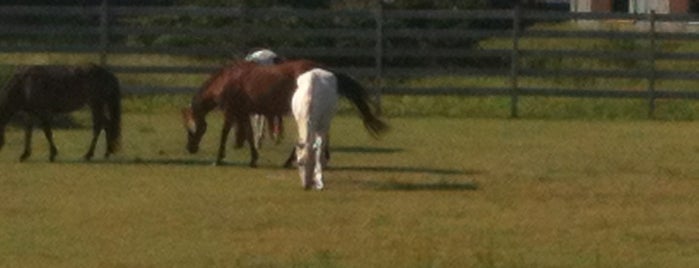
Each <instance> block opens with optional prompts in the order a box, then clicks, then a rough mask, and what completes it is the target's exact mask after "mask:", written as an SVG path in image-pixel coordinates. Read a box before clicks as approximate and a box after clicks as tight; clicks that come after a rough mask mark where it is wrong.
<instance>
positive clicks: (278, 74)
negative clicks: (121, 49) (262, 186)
mask: <svg viewBox="0 0 699 268" xmlns="http://www.w3.org/2000/svg"><path fill="white" fill-rule="evenodd" d="M317 65H318V64H317V63H315V62H312V61H307V60H298V61H287V62H283V63H279V64H276V65H271V66H265V65H260V64H257V63H255V62H249V61H239V62H235V63H233V64H231V65H229V66H226V67H223V68H221V69H220V70H219V71H218V72H217V73H215V74H214V75H212V76H211V77H210V78H209V80H207V81H206V82H205V83H204V85H203V86H202V87H201V89H200V90H199V92H197V94H195V95H194V96H193V97H192V101H191V103H190V106H189V107H187V108H185V109H183V110H182V114H183V119H184V122H185V127H186V129H187V150H188V151H189V152H190V153H196V152H197V151H198V150H199V143H200V142H201V138H202V137H203V135H204V133H206V128H207V123H206V120H205V116H206V114H207V113H209V112H210V111H211V110H213V109H215V108H216V107H219V108H221V109H222V110H223V111H224V124H223V129H222V133H221V140H220V143H219V149H218V155H217V157H216V161H215V162H214V164H217V165H218V164H221V163H222V160H223V158H224V157H225V145H226V142H227V139H228V134H229V132H230V129H231V127H232V126H233V125H234V124H235V125H236V127H237V129H236V147H240V146H242V145H243V143H244V142H245V141H247V142H248V144H249V145H250V157H251V160H250V166H251V167H255V166H256V165H257V158H258V152H257V149H256V147H255V144H254V138H253V133H252V126H251V122H250V115H252V114H259V115H263V116H264V117H266V118H267V120H268V121H269V125H270V126H274V128H276V130H275V131H276V132H282V131H283V129H282V128H283V126H282V124H280V120H275V119H276V118H281V117H282V116H284V115H286V114H287V113H288V112H289V110H290V108H289V103H288V102H290V100H291V94H292V93H293V89H295V86H296V82H295V78H296V76H298V75H299V74H300V73H302V72H305V71H306V70H308V69H311V67H314V66H317ZM257 80H262V81H257Z"/></svg>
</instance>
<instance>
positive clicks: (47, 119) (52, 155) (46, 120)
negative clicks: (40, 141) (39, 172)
mask: <svg viewBox="0 0 699 268" xmlns="http://www.w3.org/2000/svg"><path fill="white" fill-rule="evenodd" d="M39 119H40V120H41V127H42V128H43V129H44V136H46V140H47V141H48V142H49V161H51V162H53V160H55V159H56V155H57V154H58V149H57V148H56V144H54V143H53V131H51V116H50V115H42V116H39Z"/></svg>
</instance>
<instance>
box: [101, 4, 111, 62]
mask: <svg viewBox="0 0 699 268" xmlns="http://www.w3.org/2000/svg"><path fill="white" fill-rule="evenodd" d="M107 2H109V0H102V4H101V5H100V41H99V46H100V47H99V49H100V52H99V54H100V55H99V57H100V66H103V67H105V66H107V53H108V49H109V5H108V3H107Z"/></svg>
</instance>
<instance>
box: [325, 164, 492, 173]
mask: <svg viewBox="0 0 699 268" xmlns="http://www.w3.org/2000/svg"><path fill="white" fill-rule="evenodd" d="M328 170H332V171H372V172H396V173H430V174H436V175H478V174H482V173H483V171H480V170H459V169H441V168H429V167H400V166H397V167H391V166H374V167H353V166H333V165H330V166H329V167H328Z"/></svg>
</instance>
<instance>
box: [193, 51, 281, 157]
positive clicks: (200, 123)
mask: <svg viewBox="0 0 699 268" xmlns="http://www.w3.org/2000/svg"><path fill="white" fill-rule="evenodd" d="M280 59H281V58H279V57H278V56H277V55H276V54H275V53H274V52H272V51H271V50H267V49H262V50H257V51H254V52H252V53H249V54H248V55H247V56H246V57H245V61H248V62H254V63H257V64H262V65H271V64H276V63H278V62H279V60H280ZM233 66H234V64H232V65H227V66H224V67H222V68H221V69H219V70H218V71H217V72H215V73H213V74H212V75H210V76H209V78H208V79H207V80H206V81H205V82H204V83H203V84H202V86H201V87H200V89H199V91H198V92H197V93H196V94H195V95H194V96H193V97H192V99H191V102H190V105H189V107H186V108H183V109H182V118H183V120H184V125H185V129H187V146H186V148H187V151H189V152H190V153H196V152H198V151H199V143H200V141H201V138H202V137H203V135H204V133H206V127H207V123H206V115H207V114H208V113H209V112H211V111H212V110H214V109H216V108H220V106H221V105H220V99H221V92H223V89H224V87H225V86H226V85H227V84H229V83H232V81H233V80H234V79H231V77H232V76H235V75H236V74H235V70H232V67H233ZM250 120H252V122H254V123H255V126H256V130H258V131H257V133H255V134H254V135H255V136H256V138H255V139H254V141H253V142H254V145H255V148H259V147H260V143H261V136H262V134H261V133H260V132H262V131H263V130H262V129H264V120H265V117H264V116H262V115H257V114H253V115H251V118H250ZM267 120H268V121H270V122H269V124H268V125H269V126H271V127H270V128H269V131H270V132H271V133H270V136H272V137H275V139H277V138H278V137H280V136H281V134H279V133H280V132H281V120H280V119H279V118H267ZM240 125H241V124H238V127H237V131H236V132H237V133H236V146H235V147H236V148H240V147H242V146H243V143H244V142H245V141H246V140H245V137H246V135H243V132H244V131H246V130H245V128H244V127H241V126H240ZM253 131H254V130H253ZM258 136H259V137H260V138H257V137H258ZM219 151H220V150H219ZM221 160H222V157H219V158H218V159H217V160H216V162H215V163H214V164H216V165H218V164H221Z"/></svg>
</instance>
